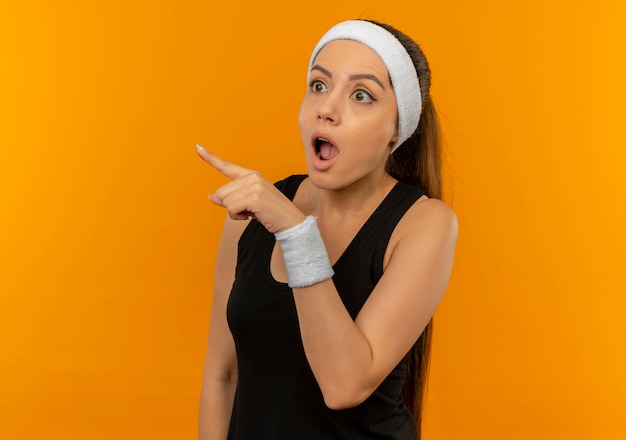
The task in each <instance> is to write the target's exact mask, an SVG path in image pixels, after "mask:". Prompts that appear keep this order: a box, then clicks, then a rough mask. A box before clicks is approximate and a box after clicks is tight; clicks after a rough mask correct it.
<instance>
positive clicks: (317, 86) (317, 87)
mask: <svg viewBox="0 0 626 440" xmlns="http://www.w3.org/2000/svg"><path fill="white" fill-rule="evenodd" d="M326 89H327V87H326V84H324V83H323V82H321V81H319V80H317V81H313V82H312V83H311V90H312V91H313V92H315V93H321V92H325V91H326Z"/></svg>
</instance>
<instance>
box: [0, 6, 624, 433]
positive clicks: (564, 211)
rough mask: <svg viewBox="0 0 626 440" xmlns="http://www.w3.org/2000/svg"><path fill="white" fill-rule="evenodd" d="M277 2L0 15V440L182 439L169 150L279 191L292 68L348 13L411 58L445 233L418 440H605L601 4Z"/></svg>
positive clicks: (203, 255) (189, 163) (610, 189)
mask: <svg viewBox="0 0 626 440" xmlns="http://www.w3.org/2000/svg"><path fill="white" fill-rule="evenodd" d="M296 3H297V2H293V1H287V0H284V1H282V2H281V1H276V0H275V1H268V2H254V3H253V2H248V3H247V4H246V5H245V7H244V6H242V5H241V3H240V2H215V1H213V2H206V1H168V0H162V1H132V2H126V1H120V0H117V1H114V0H112V1H90V2H88V1H74V2H71V1H67V0H65V1H63V0H61V1H58V2H47V1H34V0H33V1H20V2H9V1H4V2H2V4H0V148H1V154H0V292H1V293H0V349H1V354H0V438H2V439H16V440H17V439H38V438H46V439H63V440H68V439H81V440H83V439H143V438H146V439H148V438H150V439H172V438H177V439H182V438H193V437H194V435H195V420H196V405H197V400H198V394H199V387H200V375H201V368H202V362H203V354H204V345H205V343H206V332H207V328H208V314H209V308H210V298H211V290H210V286H211V284H212V277H213V274H212V266H213V263H214V259H215V249H216V243H217V239H218V236H219V228H220V225H221V222H222V219H223V215H224V214H223V212H221V211H220V210H219V209H217V208H215V207H213V206H211V205H210V203H209V202H208V201H207V200H206V195H207V194H208V193H209V192H211V190H212V189H213V188H215V187H216V185H218V184H219V183H220V182H223V180H222V178H221V177H220V176H217V175H216V174H215V173H214V172H212V171H211V170H210V169H209V168H208V167H207V166H206V165H205V164H203V163H202V162H201V161H200V160H199V159H198V158H197V157H196V155H195V152H194V144H195V143H196V142H200V143H203V144H205V145H206V146H207V147H210V148H212V149H214V150H215V151H216V152H218V153H221V154H222V155H223V156H225V157H227V158H229V159H231V160H233V161H236V162H239V163H241V164H242V165H244V166H248V167H257V168H258V169H260V170H262V171H263V172H264V173H265V174H266V175H267V176H268V177H269V178H270V179H272V180H276V179H278V178H279V177H282V176H284V175H286V174H288V173H292V172H300V171H304V165H303V160H302V158H301V154H300V146H299V137H298V133H297V124H296V114H297V108H298V103H299V100H300V97H301V95H302V93H303V91H304V82H305V66H306V63H307V60H308V56H309V51H310V50H311V49H312V47H313V45H314V44H315V42H316V40H317V39H318V38H319V36H320V35H321V34H322V32H323V31H324V30H325V29H326V28H328V27H329V26H330V25H331V24H334V23H335V22H337V21H339V20H343V19H347V18H353V17H359V16H361V17H365V18H376V19H380V20H382V21H388V22H390V23H393V24H395V25H396V26H397V27H398V28H400V29H403V30H405V31H406V32H407V33H409V34H411V35H412V36H414V37H415V38H416V39H417V40H419V41H420V42H421V43H422V45H423V47H424V48H425V50H426V52H427V54H428V55H429V56H430V60H431V64H432V67H433V70H434V73H435V85H434V90H433V94H434V96H435V98H436V100H437V104H438V106H439V110H440V113H441V116H442V119H443V124H444V129H445V131H446V135H447V140H448V147H447V148H448V151H447V158H448V162H447V163H448V179H447V181H448V193H449V201H450V202H451V203H452V205H453V206H454V208H455V209H456V211H457V213H458V216H459V218H460V222H461V232H460V239H459V246H458V254H457V260H456V266H455V271H454V274H453V279H452V282H451V286H450V289H449V291H448V293H447V295H446V297H445V298H444V301H443V303H442V305H441V307H440V309H439V310H438V312H437V317H436V320H437V322H436V335H435V347H434V359H433V364H432V375H431V382H430V389H429V390H430V394H429V400H428V406H427V417H426V428H425V438H426V439H429V440H440V439H461V438H463V439H481V440H484V439H527V438H532V439H555V438H559V439H560V438H563V439H565V438H567V439H568V440H576V439H581V440H582V439H590V438H594V439H596V438H597V439H621V438H626V422H625V421H624V413H626V378H625V375H624V372H625V371H626V350H625V349H624V340H625V338H626V323H625V322H626V320H625V319H624V316H625V315H626V299H625V298H626V295H625V294H626V281H625V277H624V267H625V261H626V233H625V229H624V225H625V224H626V209H625V205H626V203H625V199H626V177H624V169H625V165H626V149H625V148H624V146H625V145H626V135H625V134H624V121H623V119H624V102H626V87H625V81H624V78H626V63H625V62H624V53H626V47H625V46H626V33H625V32H624V30H623V23H624V21H625V19H626V11H625V7H624V6H622V5H623V2H622V1H621V0H612V1H611V0H597V1H593V2H591V1H586V2H585V1H571V0H569V1H566V0H554V1H544V0H529V1H526V2H502V1H496V0H475V1H472V2H470V1H461V0H457V1H445V0H443V1H439V2H432V1H430V2H420V1H410V2H409V1H406V2H393V4H385V3H386V2H381V1H377V0H365V1H364V0H359V1H356V0H349V1H345V2H341V4H340V5H337V4H333V3H332V2H330V3H329V2H326V3H305V4H302V5H301V6H296ZM389 3H392V2H389ZM546 4H547V5H546Z"/></svg>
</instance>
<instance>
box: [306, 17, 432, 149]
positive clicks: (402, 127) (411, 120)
mask: <svg viewBox="0 0 626 440" xmlns="http://www.w3.org/2000/svg"><path fill="white" fill-rule="evenodd" d="M334 40H353V41H357V42H359V43H362V44H365V45H366V46H368V47H369V48H370V49H372V50H373V51H374V52H376V54H377V55H378V56H379V57H380V59H381V60H382V61H383V64H384V65H385V67H386V68H387V71H388V72H389V76H390V77H391V84H392V85H393V90H394V93H395V95H396V103H397V105H398V140H397V141H396V142H395V143H394V144H393V146H392V148H391V152H392V153H393V152H394V151H395V150H396V148H398V147H399V146H400V145H402V143H403V142H404V141H406V140H407V139H408V138H409V137H411V135H412V134H413V133H414V132H415V130H416V129H417V124H418V123H419V120H420V113H421V112H422V95H421V92H420V83H419V79H418V78H417V71H416V70H415V66H414V65H413V61H412V60H411V57H410V56H409V54H408V52H407V51H406V49H405V48H404V46H402V43H400V42H399V41H398V39H397V38H396V37H394V36H393V35H392V34H391V33H390V32H388V31H387V30H386V29H384V28H382V27H380V26H378V25H375V24H374V23H370V22H369V21H363V20H350V21H344V22H342V23H339V24H337V25H335V26H333V27H332V28H331V29H330V30H329V31H328V32H326V34H324V36H323V37H322V39H321V40H320V41H319V43H317V46H315V49H314V50H313V53H312V54H311V60H310V61H309V73H308V74H307V83H308V82H309V76H310V73H311V68H312V67H313V62H314V61H315V58H316V57H317V55H318V54H319V52H320V50H322V48H323V47H324V46H325V45H327V44H328V43H330V42H331V41H334Z"/></svg>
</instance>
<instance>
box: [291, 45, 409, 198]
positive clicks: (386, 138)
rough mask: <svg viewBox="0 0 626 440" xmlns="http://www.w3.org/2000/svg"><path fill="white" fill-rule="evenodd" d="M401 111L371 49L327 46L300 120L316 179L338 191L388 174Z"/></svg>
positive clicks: (317, 61)
mask: <svg viewBox="0 0 626 440" xmlns="http://www.w3.org/2000/svg"><path fill="white" fill-rule="evenodd" d="M397 113H398V110H397V106H396V97H395V94H394V91H393V89H392V87H391V83H390V81H389V74H388V73H387V69H386V68H385V65H384V64H383V62H382V61H381V59H380V58H379V57H378V55H377V54H376V53H375V52H374V51H373V50H372V49H370V48H369V47H367V46H365V45H364V44H361V43H358V42H356V41H351V40H335V41H332V42H330V43H328V44H327V45H326V46H324V48H323V49H322V50H321V51H320V52H319V54H318V56H317V58H316V59H315V61H314V63H313V67H312V69H311V72H310V80H309V87H308V89H307V92H306V95H305V96H304V99H303V101H302V105H301V107H300V115H299V118H298V121H299V124H300V136H301V137H302V143H303V145H304V151H305V156H306V163H307V168H308V172H309V176H310V178H311V179H312V181H313V182H314V183H315V184H316V185H317V186H319V187H323V188H326V189H332V188H334V189H337V188H340V187H343V186H346V185H349V184H351V183H354V182H356V181H358V180H361V179H363V178H368V177H372V178H380V177H381V176H383V175H384V166H385V162H386V160H387V157H388V155H389V152H390V148H391V145H392V144H393V143H394V142H395V140H396V138H397Z"/></svg>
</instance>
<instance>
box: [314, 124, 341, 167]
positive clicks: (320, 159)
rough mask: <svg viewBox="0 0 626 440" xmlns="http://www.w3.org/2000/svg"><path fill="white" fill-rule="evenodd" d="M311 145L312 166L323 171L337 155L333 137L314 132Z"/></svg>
mask: <svg viewBox="0 0 626 440" xmlns="http://www.w3.org/2000/svg"><path fill="white" fill-rule="evenodd" d="M311 144H312V146H313V153H314V154H313V167H314V168H315V169H317V170H320V171H325V170H327V169H328V168H330V166H331V165H332V164H333V163H334V162H335V159H336V158H337V156H338V155H339V149H338V148H337V146H336V144H335V143H334V141H333V139H332V138H331V137H330V136H328V135H326V134H323V133H315V134H314V135H313V136H312V140H311Z"/></svg>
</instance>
